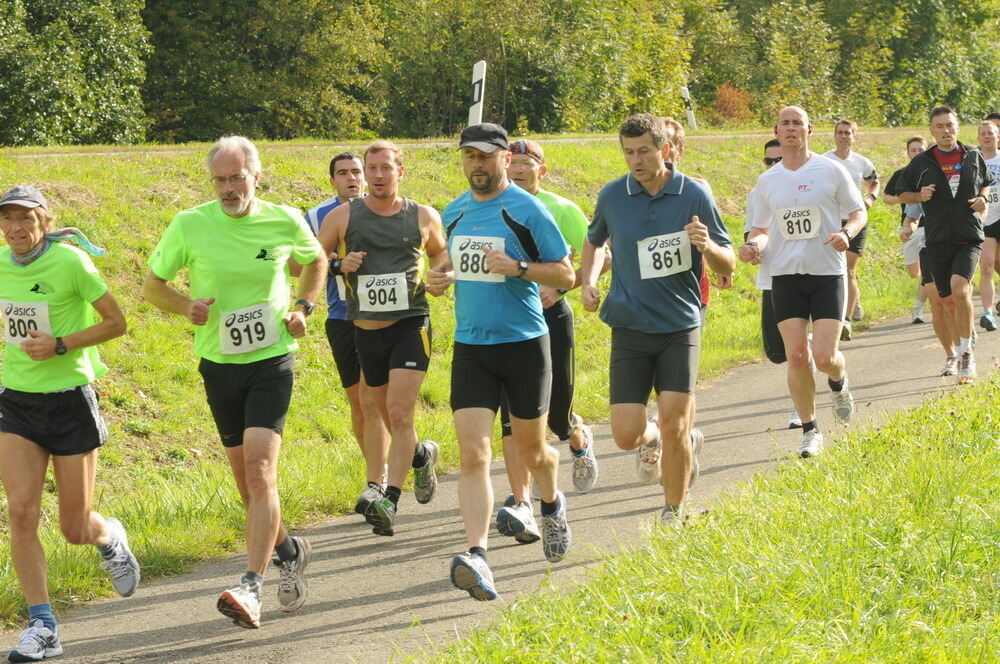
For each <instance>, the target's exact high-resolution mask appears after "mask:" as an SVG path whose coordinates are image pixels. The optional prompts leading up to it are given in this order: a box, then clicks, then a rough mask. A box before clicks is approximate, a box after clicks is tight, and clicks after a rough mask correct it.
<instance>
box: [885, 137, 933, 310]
mask: <svg viewBox="0 0 1000 664" xmlns="http://www.w3.org/2000/svg"><path fill="white" fill-rule="evenodd" d="M926 149H927V142H926V141H925V140H924V139H923V138H921V137H920V136H914V137H913V138H910V139H908V140H907V141H906V158H907V161H909V160H910V159H913V158H914V157H916V156H917V155H918V154H920V153H921V152H923V151H924V150H926ZM902 173H903V169H902V168H900V169H899V170H897V171H896V172H895V173H893V174H892V177H890V178H889V181H888V182H886V184H885V189H884V193H883V196H882V199H883V200H884V201H885V203H886V205H897V204H900V201H899V198H898V197H897V196H896V194H897V193H899V191H898V189H897V185H898V184H899V176H900V175H901V174H902ZM900 207H901V211H900V214H901V215H902V217H901V219H900V223H901V224H904V226H905V221H906V211H905V209H903V208H905V206H902V205H900ZM904 232H905V229H904ZM901 239H902V240H903V262H904V263H905V264H906V272H907V274H909V275H910V277H912V278H913V279H916V280H917V294H916V299H915V300H914V303H913V310H912V312H911V315H910V320H911V322H913V323H923V322H924V303H925V302H926V301H927V290H926V288H925V284H926V283H927V281H925V279H924V277H926V279H927V280H930V275H929V274H923V272H922V271H921V265H920V250H921V249H922V248H923V246H924V220H923V217H921V218H920V220H919V221H918V223H917V227H916V228H915V229H914V231H913V232H912V233H908V234H906V235H905V237H903V236H901Z"/></svg>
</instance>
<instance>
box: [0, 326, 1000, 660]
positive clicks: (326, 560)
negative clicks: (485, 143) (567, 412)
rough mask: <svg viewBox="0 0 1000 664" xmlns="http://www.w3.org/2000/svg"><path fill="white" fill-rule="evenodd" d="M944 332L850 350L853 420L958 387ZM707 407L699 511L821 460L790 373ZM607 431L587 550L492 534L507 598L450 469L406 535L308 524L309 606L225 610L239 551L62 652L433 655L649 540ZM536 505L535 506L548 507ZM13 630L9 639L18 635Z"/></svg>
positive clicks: (498, 475)
mask: <svg viewBox="0 0 1000 664" xmlns="http://www.w3.org/2000/svg"><path fill="white" fill-rule="evenodd" d="M709 324H712V322H711V321H710V323H709ZM716 324H719V323H716ZM931 335H932V331H931V326H930V325H929V324H925V325H911V324H910V323H909V320H894V321H889V322H886V323H882V324H879V325H877V326H875V327H873V328H872V329H870V330H869V331H867V332H865V333H863V334H859V335H857V336H856V337H855V339H854V340H853V341H850V342H847V343H845V344H843V348H844V350H845V353H846V356H847V361H848V368H849V374H850V377H851V386H852V388H853V392H854V396H855V403H856V404H857V415H858V416H857V419H856V423H855V425H854V426H864V425H866V424H869V423H871V422H873V421H877V420H879V419H880V418H882V417H884V416H885V414H886V412H891V411H898V410H900V409H904V408H907V407H910V406H912V405H913V404H916V403H917V402H918V401H920V400H922V399H923V398H925V397H926V396H927V395H929V394H934V393H936V392H938V391H940V390H942V389H954V385H955V379H954V378H940V377H938V371H939V370H940V367H941V365H942V360H943V353H942V352H941V351H940V349H939V347H938V346H937V344H936V342H935V340H934V339H933V337H932V336H931ZM998 352H1000V333H993V334H984V333H980V335H979V347H978V353H977V356H978V358H979V369H980V373H985V372H986V371H988V370H989V369H990V368H992V367H993V366H994V364H995V359H994V356H995V355H997V354H998ZM698 404H699V412H698V421H699V422H698V423H699V426H700V427H701V428H702V430H703V431H704V432H705V437H706V438H705V448H704V451H703V452H702V456H701V467H702V472H701V478H700V480H699V481H698V483H697V485H696V486H695V488H694V489H693V491H692V501H693V505H694V506H695V507H696V508H697V507H698V506H705V505H706V504H709V503H710V502H711V501H712V500H714V499H716V498H717V497H719V496H720V494H722V493H723V492H724V491H725V490H728V489H732V488H733V487H734V486H735V485H736V484H737V483H739V482H742V481H745V480H747V479H748V478H750V477H751V476H752V475H753V474H755V473H758V472H761V471H766V470H768V469H770V468H772V467H773V466H775V465H776V464H779V463H822V459H819V460H817V461H808V462H806V461H800V460H795V459H794V458H793V457H792V454H793V453H794V451H795V449H796V448H797V446H798V443H799V437H800V434H799V433H798V432H797V431H788V430H786V429H784V427H785V425H786V421H787V416H788V414H789V408H790V402H789V398H788V396H787V392H786V388H785V381H784V371H783V369H781V368H778V367H775V366H774V365H771V364H755V365H749V366H744V367H741V368H739V369H737V370H735V371H733V372H731V373H729V374H727V375H726V376H724V377H722V378H720V379H718V380H716V381H714V382H712V383H709V384H705V385H702V386H700V388H699V390H698ZM819 418H820V424H821V426H825V427H827V432H828V434H827V435H828V438H829V437H830V434H831V433H833V418H832V414H831V412H830V400H829V390H827V389H826V388H825V387H824V388H823V389H821V390H820V410H819ZM595 434H596V440H597V448H596V449H597V451H598V458H599V461H600V471H601V476H600V479H599V480H598V484H597V486H596V487H595V489H594V490H593V491H591V492H590V493H588V494H586V495H579V494H577V493H575V492H574V491H573V490H572V477H571V462H570V456H569V453H568V452H567V451H566V449H565V447H564V448H563V450H562V452H563V453H562V463H561V467H560V480H561V483H562V486H563V487H564V488H565V489H566V494H567V496H568V499H569V519H570V524H571V526H572V529H573V536H574V551H573V553H574V554H575V555H574V556H573V557H571V558H570V559H568V560H567V561H564V562H562V563H559V564H556V565H550V564H548V563H547V562H546V561H545V559H544V557H543V555H542V550H541V546H540V544H531V545H524V546H520V545H517V544H515V543H514V542H513V540H510V539H507V538H502V537H500V536H499V535H495V534H494V535H493V536H491V539H490V562H491V565H492V566H493V571H494V573H495V576H496V582H497V587H498V590H499V592H500V594H501V597H502V599H501V601H497V602H476V601H474V600H472V599H471V598H470V597H469V596H468V595H467V594H466V593H465V592H462V591H459V590H456V589H454V588H453V587H452V586H451V584H450V582H449V580H448V565H449V561H450V559H451V557H452V556H453V555H454V554H455V553H457V552H459V551H461V550H463V549H464V548H465V543H464V537H463V535H462V527H461V520H460V517H459V514H458V508H457V503H456V479H457V478H456V475H454V474H450V475H446V476H442V477H441V478H440V479H441V481H440V484H439V487H438V493H437V496H436V498H435V499H434V501H433V502H432V503H431V504H430V505H418V504H417V503H416V501H415V500H414V499H413V496H412V494H404V496H403V500H402V510H401V515H400V519H399V521H398V526H397V531H396V532H397V534H396V536H395V537H377V536H374V535H372V534H371V529H370V527H369V526H367V525H366V524H365V523H364V522H363V521H362V520H361V519H360V518H359V517H357V516H355V515H353V514H352V515H350V516H345V517H338V518H334V519H331V520H329V521H327V522H324V523H319V524H316V525H314V526H313V527H312V528H310V529H309V530H307V531H305V532H304V534H305V535H306V536H307V537H308V538H309V540H310V542H311V543H312V551H313V554H312V561H311V563H310V565H309V568H308V579H309V584H310V585H309V588H310V590H309V593H310V594H309V599H308V601H307V603H306V604H305V606H303V607H302V609H300V610H299V611H298V613H297V614H294V615H284V614H282V613H280V612H279V611H278V607H277V600H276V598H275V592H276V587H277V586H276V574H271V575H270V576H269V577H268V579H267V582H266V584H265V587H264V599H265V605H264V614H263V616H262V625H261V629H259V630H244V629H239V628H237V627H235V626H233V625H232V624H231V623H230V622H229V621H227V620H225V619H224V618H223V617H222V616H221V615H220V614H218V613H217V612H216V610H215V600H216V597H217V595H218V593H219V592H221V591H222V590H223V589H225V588H226V587H228V586H230V585H232V583H233V582H234V581H235V580H236V579H237V577H238V576H239V574H240V573H241V572H242V571H243V570H244V569H245V560H244V557H243V556H233V557H231V558H229V559H226V560H224V561H221V562H216V563H211V564H206V565H202V566H200V567H199V568H197V569H196V571H195V572H194V573H192V574H186V575H183V576H178V577H174V578H168V579H162V580H157V581H153V582H149V583H145V582H144V583H143V584H142V585H141V586H140V588H139V591H138V592H137V593H136V595H135V596H134V597H132V598H129V599H113V600H107V601H101V602H97V603H94V604H91V605H89V606H86V607H82V608H80V609H77V610H74V611H70V612H67V613H64V614H63V615H62V621H63V622H62V623H61V631H62V639H63V644H64V647H65V648H66V655H65V656H64V657H60V658H59V661H61V662H65V663H66V664H69V663H70V662H184V663H187V662H238V661H241V660H242V661H247V662H282V663H296V662H309V663H313V662H351V661H356V662H386V661H400V660H403V659H406V658H407V657H409V656H415V657H414V659H415V660H416V661H428V660H430V659H432V655H431V654H430V653H428V652H426V650H425V649H427V648H431V647H440V646H442V645H445V644H447V643H448V642H449V641H451V640H453V639H455V638H456V637H457V636H460V635H464V634H466V633H468V632H469V631H470V630H472V629H473V628H475V627H476V626H477V625H484V624H487V623H488V621H489V620H490V619H491V618H492V617H493V616H494V615H495V613H496V611H497V609H499V608H502V607H505V606H510V605H511V603H512V602H513V601H514V600H516V599H517V598H518V597H519V596H523V593H527V592H530V591H532V590H533V589H535V588H536V587H537V586H538V584H539V582H540V581H542V579H543V578H545V577H546V576H547V575H549V574H550V571H551V576H549V578H550V579H551V581H552V582H553V583H554V584H557V585H559V584H565V583H573V582H575V581H577V580H579V579H581V578H582V577H583V576H584V575H585V573H586V570H587V568H588V567H589V565H591V564H593V562H594V561H595V560H596V559H597V557H598V556H599V555H600V553H601V552H610V551H613V550H616V549H619V548H620V547H621V546H622V545H635V544H640V542H641V541H640V537H641V533H642V531H643V530H644V527H643V526H647V525H650V524H652V523H653V520H654V518H655V517H656V516H657V515H658V514H659V511H660V508H661V506H662V498H661V494H660V491H659V488H658V487H650V486H641V485H638V484H637V482H636V475H635V463H634V453H626V452H622V451H620V450H618V449H617V448H616V447H615V446H614V443H613V442H612V441H611V439H610V435H609V431H608V428H607V426H598V427H595ZM444 444H446V445H448V444H451V445H453V444H455V443H454V442H453V441H445V443H444ZM493 485H494V491H495V496H496V501H497V504H498V505H499V503H500V502H501V501H502V500H503V498H504V496H506V495H507V493H508V491H507V488H506V486H505V477H504V475H503V473H502V468H501V466H500V465H499V464H498V465H496V466H495V468H494V472H493ZM535 509H536V514H537V503H536V508H535ZM0 636H2V637H3V638H4V645H6V644H12V643H13V642H14V639H15V637H16V635H15V634H14V633H6V634H0Z"/></svg>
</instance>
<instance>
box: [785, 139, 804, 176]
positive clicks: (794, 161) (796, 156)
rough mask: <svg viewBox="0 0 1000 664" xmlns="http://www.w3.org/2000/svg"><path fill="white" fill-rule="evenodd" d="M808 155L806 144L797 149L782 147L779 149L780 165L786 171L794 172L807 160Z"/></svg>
mask: <svg viewBox="0 0 1000 664" xmlns="http://www.w3.org/2000/svg"><path fill="white" fill-rule="evenodd" d="M809 154H810V153H809V144H808V143H804V144H803V145H801V146H799V147H783V148H781V163H782V165H784V167H785V168H787V169H788V170H791V171H794V170H795V169H796V168H798V167H799V166H801V165H802V164H804V163H806V161H808V160H809Z"/></svg>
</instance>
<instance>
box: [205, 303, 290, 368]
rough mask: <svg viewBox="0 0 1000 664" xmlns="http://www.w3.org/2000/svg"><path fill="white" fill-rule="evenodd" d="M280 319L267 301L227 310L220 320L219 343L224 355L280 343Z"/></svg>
mask: <svg viewBox="0 0 1000 664" xmlns="http://www.w3.org/2000/svg"><path fill="white" fill-rule="evenodd" d="M279 339H280V336H279V334H278V321H277V320H275V316H274V309H272V308H271V305H270V304H269V303H267V302H261V303H260V304H254V305H251V306H249V307H243V308H242V309H237V310H236V311H227V312H224V313H223V314H222V320H221V321H219V345H220V346H221V347H222V354H223V355H238V354H239V353H249V352H251V351H254V350H260V349H261V348H267V347H268V346H271V345H273V344H276V343H278V341H279Z"/></svg>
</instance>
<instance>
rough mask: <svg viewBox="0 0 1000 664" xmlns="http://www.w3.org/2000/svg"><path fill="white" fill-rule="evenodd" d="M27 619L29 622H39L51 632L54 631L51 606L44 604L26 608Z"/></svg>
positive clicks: (54, 622) (54, 624)
mask: <svg viewBox="0 0 1000 664" xmlns="http://www.w3.org/2000/svg"><path fill="white" fill-rule="evenodd" d="M28 618H29V620H32V621H34V620H41V621H42V624H43V625H45V626H46V627H48V628H49V629H51V630H52V631H53V632H54V631H56V617H55V615H53V613H52V605H51V604H49V603H48V602H46V603H45V604H32V605H31V606H29V607H28Z"/></svg>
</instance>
